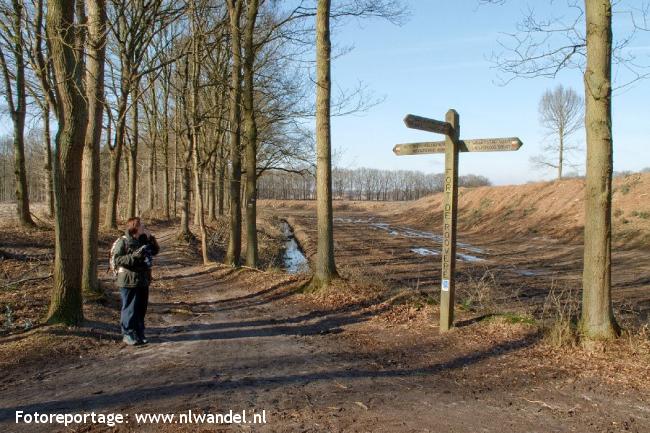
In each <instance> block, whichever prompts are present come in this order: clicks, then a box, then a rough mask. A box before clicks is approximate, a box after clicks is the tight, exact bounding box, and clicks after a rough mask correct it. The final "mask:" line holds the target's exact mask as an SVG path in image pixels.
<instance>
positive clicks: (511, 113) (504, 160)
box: [332, 0, 650, 184]
mask: <svg viewBox="0 0 650 433" xmlns="http://www.w3.org/2000/svg"><path fill="white" fill-rule="evenodd" d="M636 2H639V3H640V2H641V0H636ZM407 3H408V4H409V6H410V10H411V15H410V19H409V20H408V21H407V22H406V23H405V24H404V25H403V26H401V27H397V26H394V25H392V24H390V23H387V22H382V21H376V20H375V21H364V22H361V23H358V22H356V21H353V22H349V23H346V24H345V25H344V26H342V27H339V28H337V29H336V30H335V31H334V33H333V36H332V37H333V43H334V44H335V45H338V46H349V45H353V46H354V50H353V51H351V52H350V53H348V54H346V55H345V56H342V57H339V58H337V59H335V60H334V63H333V68H332V75H333V79H334V81H335V83H336V84H337V85H340V86H341V87H344V88H345V87H354V86H355V84H356V83H357V82H358V81H362V82H363V83H365V84H366V85H368V86H369V88H370V89H372V91H373V92H374V93H375V94H376V96H383V97H385V101H384V102H383V103H382V104H381V105H379V106H376V107H374V108H372V109H371V110H370V111H368V112H367V113H363V114H360V115H356V116H348V117H343V118H336V119H335V120H334V121H333V125H332V128H333V130H332V139H333V145H334V147H335V149H337V150H338V151H340V153H341V155H340V156H339V161H338V163H339V165H341V166H344V167H361V166H365V167H377V168H394V169H416V170H421V171H424V172H440V171H442V168H443V165H444V160H443V156H442V155H427V156H402V157H397V156H394V155H393V153H392V151H391V149H392V147H393V145H394V144H396V143H405V142H412V141H428V140H439V139H442V137H441V136H436V135H434V134H429V133H426V132H420V131H414V130H409V129H407V128H406V127H405V126H404V124H403V122H402V119H403V117H404V115H406V114H407V113H413V114H418V115H422V116H427V117H434V118H438V119H441V120H442V119H444V115H445V112H446V111H447V110H448V109H449V108H454V109H456V110H457V111H458V112H459V113H460V123H461V137H462V138H488V137H507V136H519V137H520V138H521V139H522V141H523V142H524V146H523V147H522V148H521V149H520V150H519V151H518V152H502V153H490V154H488V153H477V154H468V153H464V154H462V155H461V160H460V172H461V174H468V173H473V174H481V175H484V176H487V177H488V178H490V179H491V180H492V181H493V182H494V183H495V184H509V183H523V182H526V181H530V180H538V179H548V178H552V177H553V173H551V172H548V171H547V172H543V171H537V170H533V169H532V167H531V165H530V163H529V159H530V157H531V156H532V155H535V154H538V153H539V151H540V148H541V146H542V144H543V143H542V141H543V137H544V132H543V130H542V128H541V126H540V125H539V122H538V111H537V108H538V101H539V99H540V97H541V95H542V94H543V92H544V91H545V90H546V89H548V88H552V87H554V86H556V85H557V84H563V85H564V86H565V87H566V86H568V87H573V88H574V89H575V90H576V91H577V92H578V93H579V94H580V95H582V93H583V87H582V75H581V72H580V71H579V70H567V71H564V72H562V73H560V74H559V75H558V76H557V77H556V78H555V79H547V78H536V79H528V80H527V79H517V80H514V81H512V82H510V83H509V84H507V85H505V86H503V85H501V84H499V83H500V80H499V71H498V70H496V69H495V68H494V65H493V64H492V63H491V61H490V60H489V59H490V56H491V54H492V53H493V52H495V51H498V50H499V49H500V48H499V44H498V40H499V38H501V39H503V33H504V32H513V31H514V30H515V26H516V24H517V22H519V21H520V20H521V18H522V16H523V15H524V13H525V12H526V11H527V10H528V9H527V7H528V5H529V4H532V5H533V6H535V7H536V8H539V11H538V12H539V14H540V16H548V15H549V14H553V15H555V16H562V15H563V14H570V11H569V10H568V9H566V8H564V6H563V5H564V4H565V3H564V2H563V1H556V2H554V3H553V7H554V8H555V9H550V8H549V6H548V3H549V2H540V1H535V2H528V1H524V0H520V1H517V0H511V1H510V2H508V3H506V5H504V6H479V5H478V0H459V1H453V2H451V1H425V0H412V1H409V2H407ZM631 3H633V4H634V3H635V1H631ZM544 5H546V6H544ZM624 18H625V16H624V14H620V15H615V18H614V20H615V29H616V30H620V32H621V34H622V33H623V30H625V29H624V28H625V27H626V26H629V20H627V19H624ZM621 28H623V29H622V30H621ZM629 49H630V50H633V51H634V53H635V54H636V55H637V56H638V58H639V59H640V60H642V59H647V58H650V34H637V37H636V38H635V40H634V41H633V42H632V44H631V45H630V48H629ZM649 90H650V79H648V80H645V81H641V82H638V83H637V84H635V85H633V86H630V87H627V88H626V89H625V91H621V92H617V94H616V96H615V98H614V101H613V122H614V160H615V161H614V164H615V170H619V171H621V170H639V169H641V168H644V167H647V166H650V146H649V144H650V143H649V141H650V139H649V137H650V120H648V118H649V114H650V113H649V111H650V110H649V105H648V98H647V97H648V95H649ZM573 139H574V140H575V141H577V142H580V143H582V144H583V145H584V131H580V132H578V133H577V134H576V135H575V136H574V138H573ZM576 160H577V162H580V163H583V161H584V153H580V154H578V155H576Z"/></svg>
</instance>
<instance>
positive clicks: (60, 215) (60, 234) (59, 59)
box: [46, 0, 88, 325]
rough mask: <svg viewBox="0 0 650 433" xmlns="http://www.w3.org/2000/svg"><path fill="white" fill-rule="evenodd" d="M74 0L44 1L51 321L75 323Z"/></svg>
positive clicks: (79, 147) (83, 111) (78, 82)
mask: <svg viewBox="0 0 650 433" xmlns="http://www.w3.org/2000/svg"><path fill="white" fill-rule="evenodd" d="M74 15H75V2H74V0H48V7H47V20H46V22H47V38H48V41H49V47H50V56H51V59H52V63H53V66H54V76H55V82H56V95H57V104H56V113H57V119H58V125H59V129H58V131H57V134H56V138H55V158H54V167H53V169H54V198H55V206H54V209H55V219H54V238H55V241H54V250H55V253H54V285H53V287H52V298H51V302H50V308H49V312H48V321H49V322H50V323H57V322H60V323H66V324H68V325H77V324H79V323H80V322H81V321H82V320H83V311H82V302H81V268H82V267H81V263H80V252H81V250H82V244H81V187H80V185H81V157H82V154H83V149H84V142H85V136H86V125H87V122H88V113H87V107H86V98H85V95H84V92H83V80H82V74H83V70H82V68H81V67H80V64H81V61H80V60H81V53H79V52H75V46H76V43H75V39H76V32H75V20H74Z"/></svg>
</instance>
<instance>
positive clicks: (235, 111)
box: [226, 0, 243, 266]
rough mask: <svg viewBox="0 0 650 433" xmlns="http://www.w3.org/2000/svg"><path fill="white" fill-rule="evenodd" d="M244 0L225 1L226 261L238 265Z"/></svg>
mask: <svg viewBox="0 0 650 433" xmlns="http://www.w3.org/2000/svg"><path fill="white" fill-rule="evenodd" d="M242 2H243V0H227V4H228V13H229V17H230V41H231V42H230V49H231V57H232V71H231V76H230V87H231V91H230V161H231V170H230V239H229V241H228V252H227V255H226V263H228V264H230V265H232V266H239V265H240V258H241V192H240V188H241V111H240V105H239V104H240V101H241V34H240V27H239V25H240V24H239V22H240V18H241V11H242Z"/></svg>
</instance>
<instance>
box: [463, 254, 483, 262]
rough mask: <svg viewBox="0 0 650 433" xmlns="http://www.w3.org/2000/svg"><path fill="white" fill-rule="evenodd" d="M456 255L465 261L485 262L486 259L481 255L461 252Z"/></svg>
mask: <svg viewBox="0 0 650 433" xmlns="http://www.w3.org/2000/svg"><path fill="white" fill-rule="evenodd" d="M456 257H457V258H459V259H460V260H462V261H464V262H483V261H485V259H482V258H480V257H476V256H472V255H469V254H461V253H456Z"/></svg>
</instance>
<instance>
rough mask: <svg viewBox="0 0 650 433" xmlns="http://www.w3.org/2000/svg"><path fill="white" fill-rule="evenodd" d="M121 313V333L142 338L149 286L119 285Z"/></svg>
mask: <svg viewBox="0 0 650 433" xmlns="http://www.w3.org/2000/svg"><path fill="white" fill-rule="evenodd" d="M120 295H121V297H122V314H121V318H120V325H121V327H122V335H130V336H131V337H133V338H144V315H145V314H147V304H148V303H149V286H142V287H120Z"/></svg>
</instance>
